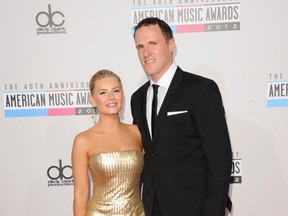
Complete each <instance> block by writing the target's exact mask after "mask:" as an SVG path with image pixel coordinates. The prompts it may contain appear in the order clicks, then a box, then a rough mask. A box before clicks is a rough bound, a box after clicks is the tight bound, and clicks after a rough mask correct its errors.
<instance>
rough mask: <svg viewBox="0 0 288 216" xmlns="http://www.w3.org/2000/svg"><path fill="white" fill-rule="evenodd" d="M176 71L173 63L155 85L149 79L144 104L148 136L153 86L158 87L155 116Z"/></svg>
mask: <svg viewBox="0 0 288 216" xmlns="http://www.w3.org/2000/svg"><path fill="white" fill-rule="evenodd" d="M176 69H177V65H176V64H175V63H172V65H171V66H170V68H169V69H168V71H167V72H166V73H164V75H163V76H162V77H161V78H160V79H159V80H158V82H157V83H154V82H153V81H152V80H151V79H150V86H149V88H148V91H147V103H146V117H147V122H148V127H149V130H150V134H151V112H152V108H151V107H152V100H153V87H152V85H153V84H157V85H159V88H158V95H157V99H158V104H157V114H158V113H159V110H160V108H161V106H162V103H163V101H164V98H165V96H166V93H167V91H168V88H169V86H170V83H171V81H172V79H173V76H174V74H175V72H176Z"/></svg>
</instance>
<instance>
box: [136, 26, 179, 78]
mask: <svg viewBox="0 0 288 216" xmlns="http://www.w3.org/2000/svg"><path fill="white" fill-rule="evenodd" d="M135 46H136V49H137V52H138V58H139V60H140V62H141V65H142V67H143V69H144V70H145V72H146V73H147V74H148V75H149V76H150V77H151V79H152V80H153V81H154V82H157V81H158V80H159V79H160V78H161V77H162V75H163V74H164V73H165V72H166V71H167V70H168V69H169V67H170V66H171V64H172V62H173V50H174V48H175V41H174V38H173V39H170V40H169V41H167V40H166V38H165V37H164V35H163V34H162V32H161V29H160V28H159V26H158V25H150V26H143V27H141V28H140V29H138V30H137V31H136V33H135Z"/></svg>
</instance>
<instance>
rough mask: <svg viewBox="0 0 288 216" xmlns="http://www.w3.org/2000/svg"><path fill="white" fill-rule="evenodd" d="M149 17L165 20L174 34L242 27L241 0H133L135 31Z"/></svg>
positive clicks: (132, 16)
mask: <svg viewBox="0 0 288 216" xmlns="http://www.w3.org/2000/svg"><path fill="white" fill-rule="evenodd" d="M147 17H158V18H159V19H162V20H164V21H165V22H167V23H168V24H169V25H170V27H171V29H172V30H173V32H174V33H192V32H212V31H234V30H240V0H132V8H131V21H132V32H133V28H134V26H135V25H137V24H138V23H139V22H140V21H141V20H142V19H144V18H147Z"/></svg>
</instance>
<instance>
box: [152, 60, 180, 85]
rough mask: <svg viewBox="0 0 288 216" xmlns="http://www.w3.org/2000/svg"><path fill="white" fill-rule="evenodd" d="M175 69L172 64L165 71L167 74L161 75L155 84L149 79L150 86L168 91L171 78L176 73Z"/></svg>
mask: <svg viewBox="0 0 288 216" xmlns="http://www.w3.org/2000/svg"><path fill="white" fill-rule="evenodd" d="M176 69H177V65H176V64H175V63H174V62H173V63H172V65H171V66H170V67H169V69H168V70H167V72H166V73H164V74H163V76H162V77H161V78H160V79H159V80H158V82H157V83H155V82H153V80H152V79H151V78H150V85H153V84H157V85H159V86H161V87H164V88H167V89H168V87H169V85H170V83H171V81H172V79H173V76H174V74H175V72H176Z"/></svg>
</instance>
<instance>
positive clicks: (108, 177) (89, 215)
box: [86, 150, 145, 216]
mask: <svg viewBox="0 0 288 216" xmlns="http://www.w3.org/2000/svg"><path fill="white" fill-rule="evenodd" d="M143 165H144V158H143V153H142V152H140V151H137V150H129V151H119V152H104V153H98V154H95V155H92V156H91V157H90V158H89V171H90V174H91V177H92V182H93V194H92V196H91V199H90V200H89V202H88V203H87V211H86V216H145V213H144V208H143V203H142V200H141V196H140V176H141V172H142V169H143Z"/></svg>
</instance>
